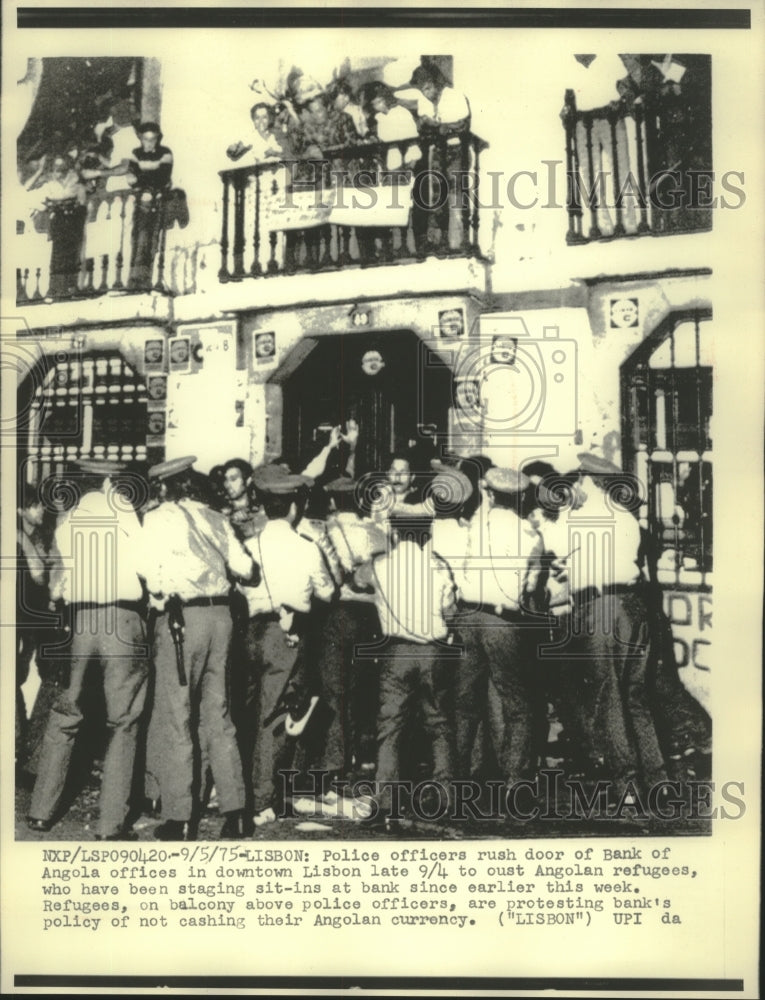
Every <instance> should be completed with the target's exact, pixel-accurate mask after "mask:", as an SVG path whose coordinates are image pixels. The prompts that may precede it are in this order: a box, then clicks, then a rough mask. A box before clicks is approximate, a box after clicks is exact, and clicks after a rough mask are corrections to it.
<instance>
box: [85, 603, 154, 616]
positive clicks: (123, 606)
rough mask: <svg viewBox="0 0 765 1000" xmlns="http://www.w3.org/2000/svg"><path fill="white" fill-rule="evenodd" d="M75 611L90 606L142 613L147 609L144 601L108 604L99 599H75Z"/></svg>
mask: <svg viewBox="0 0 765 1000" xmlns="http://www.w3.org/2000/svg"><path fill="white" fill-rule="evenodd" d="M72 608H73V609H74V610H75V611H87V610H88V609H89V608H119V610H120V611H135V613H136V614H138V615H142V614H143V613H144V612H145V610H146V605H145V604H144V602H143V601H110V602H109V603H108V604H106V603H104V604H99V603H98V602H97V601H75V603H74V604H73V605H72Z"/></svg>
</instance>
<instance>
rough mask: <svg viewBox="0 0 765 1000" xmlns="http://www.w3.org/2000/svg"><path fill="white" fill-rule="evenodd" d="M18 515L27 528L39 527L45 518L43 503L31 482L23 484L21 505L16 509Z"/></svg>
mask: <svg viewBox="0 0 765 1000" xmlns="http://www.w3.org/2000/svg"><path fill="white" fill-rule="evenodd" d="M17 512H18V515H19V517H20V518H21V519H22V521H24V522H25V524H26V525H27V527H29V528H39V527H40V525H41V524H42V523H43V520H44V518H45V504H44V503H43V502H42V500H41V499H40V496H39V494H38V492H37V490H36V489H35V487H34V486H32V484H31V483H25V484H24V492H23V495H22V499H21V506H20V507H19V508H18V509H17Z"/></svg>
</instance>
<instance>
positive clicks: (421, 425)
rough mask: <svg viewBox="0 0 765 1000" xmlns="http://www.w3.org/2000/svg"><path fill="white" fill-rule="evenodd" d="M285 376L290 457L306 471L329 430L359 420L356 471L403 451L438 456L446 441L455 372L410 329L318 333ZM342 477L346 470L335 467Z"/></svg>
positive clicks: (286, 438)
mask: <svg viewBox="0 0 765 1000" xmlns="http://www.w3.org/2000/svg"><path fill="white" fill-rule="evenodd" d="M301 349H302V350H303V351H306V350H307V351H308V353H307V356H306V357H305V359H304V360H303V361H302V363H301V364H300V365H299V366H298V367H297V368H296V369H295V370H294V371H293V372H292V374H291V375H289V376H288V377H287V378H286V379H285V381H284V429H283V444H284V457H285V458H286V460H287V461H288V462H289V464H290V467H291V468H295V469H300V468H304V467H305V465H306V464H307V462H308V461H309V460H310V459H311V458H312V457H313V456H314V455H315V454H316V453H317V452H318V451H319V450H320V449H321V448H322V446H323V445H324V444H325V443H326V438H327V436H328V434H329V430H330V429H331V428H332V427H334V426H336V425H338V424H340V425H345V424H346V422H347V421H348V420H351V419H352V420H355V421H356V422H357V423H358V425H359V440H358V445H357V448H356V459H355V467H354V475H355V476H356V478H358V477H359V476H361V475H363V474H364V473H366V472H370V471H375V470H381V469H383V468H384V467H385V462H386V461H387V458H388V455H389V454H390V452H391V451H394V450H397V449H399V448H418V449H421V450H422V451H424V452H428V451H432V452H433V453H434V454H435V453H436V451H435V449H436V447H437V445H438V444H439V443H440V442H442V441H445V436H446V430H447V412H448V409H449V406H450V405H451V392H452V373H451V370H450V368H449V367H448V366H447V365H445V364H444V363H443V362H442V361H441V360H440V359H439V358H438V356H436V355H434V353H433V352H432V351H430V350H428V349H427V348H426V347H425V345H424V344H423V342H422V341H421V340H420V338H419V337H418V336H417V335H416V334H414V333H413V332H412V331H410V330H402V331H395V332H389V333H385V334H382V335H380V334H350V335H338V336H328V337H317V338H316V339H315V340H312V341H311V342H310V345H307V344H306V342H305V341H304V342H302V344H301ZM328 471H332V472H334V473H335V474H337V473H338V472H340V471H342V469H333V470H328Z"/></svg>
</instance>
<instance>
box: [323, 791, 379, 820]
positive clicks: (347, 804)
mask: <svg viewBox="0 0 765 1000" xmlns="http://www.w3.org/2000/svg"><path fill="white" fill-rule="evenodd" d="M372 809H373V806H372V802H371V801H370V800H369V799H364V798H351V797H348V796H345V795H338V794H337V792H327V793H326V795H324V796H323V797H322V800H321V802H320V803H319V812H320V814H321V815H322V816H324V817H325V818H327V819H349V820H354V821H356V822H363V821H364V820H367V819H369V817H370V816H371V815H372Z"/></svg>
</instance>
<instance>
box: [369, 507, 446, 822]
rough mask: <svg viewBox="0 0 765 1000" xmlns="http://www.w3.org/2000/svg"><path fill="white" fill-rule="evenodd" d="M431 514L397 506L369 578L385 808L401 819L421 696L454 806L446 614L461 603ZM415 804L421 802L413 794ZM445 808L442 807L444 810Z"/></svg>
mask: <svg viewBox="0 0 765 1000" xmlns="http://www.w3.org/2000/svg"><path fill="white" fill-rule="evenodd" d="M431 524H432V517H431V516H430V515H428V514H427V513H426V512H424V511H422V510H412V511H411V513H409V512H406V511H405V510H399V511H393V512H392V513H391V514H390V531H391V534H390V550H389V551H388V552H387V553H386V554H385V555H382V556H379V557H378V558H376V559H374V560H373V562H372V564H371V571H370V577H369V578H370V579H371V580H372V582H373V586H374V590H375V605H376V607H377V612H378V615H379V619H380V630H381V632H382V635H383V636H384V637H385V641H384V644H383V645H382V646H381V649H380V664H381V666H380V707H379V711H378V716H377V774H376V780H377V797H378V801H379V804H380V810H379V812H378V814H377V815H378V816H379V817H380V818H385V819H387V820H388V821H390V820H393V821H398V820H399V819H400V818H401V817H400V816H398V815H397V814H396V812H397V808H396V797H395V795H394V792H393V788H394V784H393V783H395V782H397V781H399V780H400V779H401V778H402V760H401V753H400V743H401V739H402V736H403V735H404V734H406V733H407V731H411V721H412V714H413V710H414V708H415V707H416V706H417V705H418V704H419V707H420V708H421V711H422V717H423V722H424V726H425V731H426V734H427V736H428V737H429V739H430V741H431V745H432V759H433V768H432V777H433V781H434V783H435V784H436V785H437V786H440V795H439V799H440V801H439V807H440V808H441V809H444V808H448V805H449V803H450V801H451V780H452V778H453V777H454V742H453V734H452V729H451V726H450V721H449V710H448V698H449V693H450V689H451V682H452V675H453V657H450V656H449V655H448V653H450V652H451V647H450V646H449V644H448V641H447V640H448V636H449V629H448V627H447V624H446V616H447V615H449V614H450V613H451V611H452V610H453V607H454V599H455V588H454V582H453V578H452V575H451V573H450V572H449V568H448V566H447V565H446V563H445V562H444V560H443V559H441V558H439V557H437V556H436V555H435V554H434V552H433V548H432V544H431V537H430V532H431ZM413 805H414V806H415V808H416V803H415V802H413ZM442 814H443V813H442Z"/></svg>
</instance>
